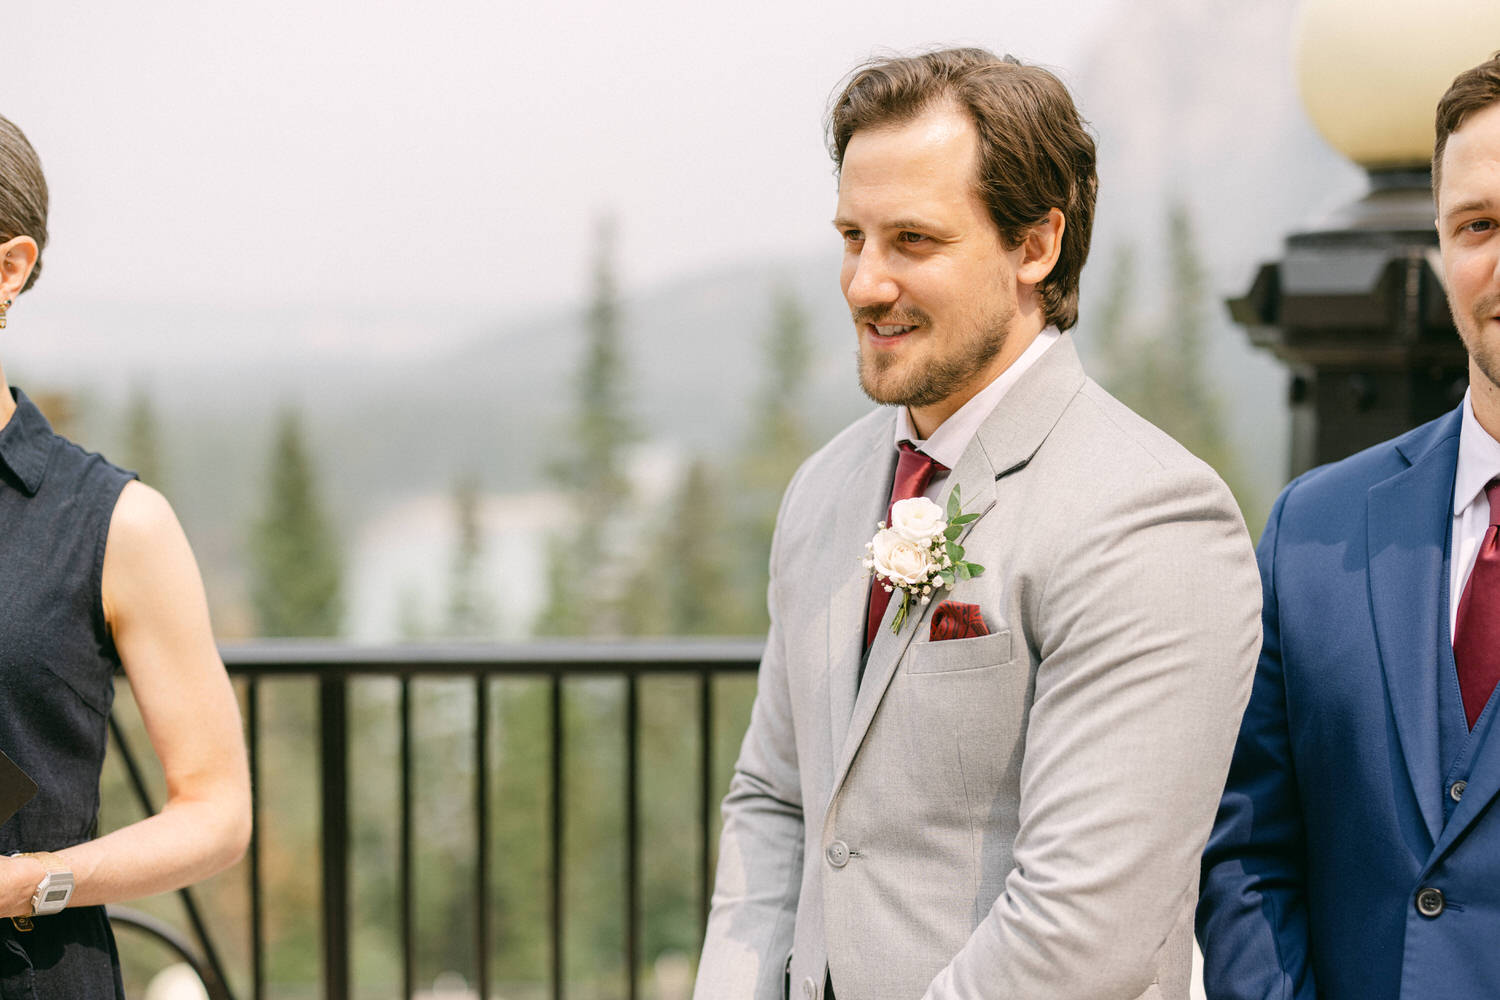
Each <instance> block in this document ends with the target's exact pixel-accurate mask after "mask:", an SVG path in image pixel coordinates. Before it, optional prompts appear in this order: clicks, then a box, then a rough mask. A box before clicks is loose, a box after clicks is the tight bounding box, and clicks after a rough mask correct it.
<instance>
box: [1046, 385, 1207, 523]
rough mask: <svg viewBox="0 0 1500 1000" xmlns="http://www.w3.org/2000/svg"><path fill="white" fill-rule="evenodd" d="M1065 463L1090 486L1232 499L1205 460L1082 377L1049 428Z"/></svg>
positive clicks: (1126, 491)
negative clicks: (1167, 488) (1165, 486)
mask: <svg viewBox="0 0 1500 1000" xmlns="http://www.w3.org/2000/svg"><path fill="white" fill-rule="evenodd" d="M1054 434H1055V435H1056V436H1057V437H1058V439H1059V440H1058V442H1057V443H1059V444H1061V445H1062V448H1061V449H1060V450H1061V451H1063V452H1064V453H1065V454H1067V455H1068V462H1067V466H1068V467H1069V468H1070V469H1073V470H1075V471H1076V472H1077V473H1078V474H1079V475H1082V476H1085V477H1087V479H1088V481H1089V482H1091V483H1092V484H1093V488H1094V489H1098V490H1110V491H1115V492H1118V493H1122V494H1130V493H1132V492H1134V491H1137V490H1146V491H1148V492H1150V491H1154V490H1156V489H1158V488H1160V487H1161V486H1162V485H1163V484H1174V485H1173V487H1172V488H1174V489H1178V490H1192V491H1197V490H1200V489H1201V490H1203V491H1206V493H1208V494H1211V495H1212V496H1213V498H1214V502H1215V503H1220V502H1222V503H1227V504H1231V505H1232V503H1233V500H1232V498H1230V495H1229V490H1228V487H1226V486H1225V485H1224V483H1223V480H1222V478H1221V477H1220V476H1219V474H1218V473H1217V472H1215V471H1214V469H1213V468H1212V467H1211V466H1209V464H1208V463H1207V462H1204V461H1203V460H1202V459H1200V458H1198V457H1197V456H1196V455H1194V454H1193V453H1192V452H1190V451H1189V450H1188V449H1187V448H1186V447H1184V446H1183V445H1182V444H1181V443H1179V442H1178V441H1177V440H1176V439H1175V438H1173V437H1172V436H1171V435H1170V434H1168V433H1167V432H1166V431H1164V430H1162V429H1161V428H1160V427H1157V426H1156V425H1155V424H1153V423H1151V421H1149V420H1147V419H1146V418H1145V417H1143V416H1141V415H1140V414H1139V413H1136V412H1135V411H1134V410H1132V409H1131V408H1130V407H1128V406H1126V405H1125V404H1124V403H1122V402H1120V401H1119V400H1118V399H1116V398H1115V397H1114V396H1113V395H1111V394H1110V393H1109V392H1108V391H1107V390H1105V389H1104V388H1103V387H1102V386H1100V385H1099V384H1098V383H1097V382H1095V381H1094V380H1093V379H1086V380H1085V381H1084V383H1083V386H1082V387H1081V388H1080V389H1079V391H1078V394H1077V396H1076V397H1075V399H1074V400H1073V403H1072V405H1070V406H1069V407H1068V408H1067V410H1066V411H1065V413H1064V415H1063V418H1062V419H1061V420H1060V421H1059V422H1058V426H1057V428H1056V429H1055V431H1054Z"/></svg>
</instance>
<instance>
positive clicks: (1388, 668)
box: [1367, 425, 1458, 842]
mask: <svg viewBox="0 0 1500 1000" xmlns="http://www.w3.org/2000/svg"><path fill="white" fill-rule="evenodd" d="M1441 443H1442V440H1441V439H1440V440H1439V441H1438V442H1436V444H1441ZM1448 444H1449V446H1448V447H1438V446H1435V445H1434V444H1429V446H1428V447H1426V448H1424V449H1422V450H1420V451H1418V452H1415V453H1412V452H1406V451H1405V450H1403V454H1406V455H1407V457H1408V459H1409V460H1410V461H1412V465H1411V467H1410V468H1408V469H1406V470H1405V471H1404V472H1400V473H1397V474H1396V475H1395V476H1392V477H1391V478H1390V479H1387V480H1385V481H1384V482H1382V483H1379V484H1377V485H1375V486H1373V487H1371V489H1370V491H1369V494H1368V497H1367V505H1368V506H1367V514H1368V519H1367V523H1368V529H1367V534H1368V543H1369V553H1370V555H1369V565H1370V571H1369V586H1370V605H1371V610H1372V611H1373V613H1374V621H1375V640H1376V644H1377V646H1378V647H1379V649H1380V666H1381V671H1382V673H1383V674H1384V677H1385V685H1386V691H1387V694H1388V695H1389V698H1390V706H1391V715H1392V716H1393V717H1394V719H1395V724H1396V736H1397V739H1398V740H1399V741H1400V744H1401V756H1402V758H1403V759H1404V760H1405V762H1406V770H1407V777H1408V778H1409V780H1410V781H1411V785H1412V792H1413V794H1414V795H1415V797H1416V801H1417V804H1418V808H1419V809H1420V810H1421V812H1422V821H1423V823H1424V824H1425V825H1426V827H1427V831H1428V834H1429V835H1430V836H1431V837H1432V840H1433V841H1434V842H1436V841H1437V840H1438V836H1439V834H1440V833H1441V831H1442V828H1443V803H1442V774H1441V772H1440V770H1439V760H1438V756H1439V755H1438V704H1437V691H1438V682H1439V662H1440V661H1439V651H1440V643H1443V642H1446V641H1447V630H1446V629H1444V628H1443V627H1442V622H1443V621H1445V620H1446V617H1447V614H1448V609H1447V608H1446V607H1445V606H1444V605H1443V600H1442V595H1443V594H1445V593H1446V592H1447V587H1446V586H1445V583H1444V577H1443V575H1444V572H1445V570H1446V560H1445V559H1444V552H1445V551H1446V549H1447V537H1448V533H1449V530H1450V515H1451V513H1452V497H1453V474H1454V469H1455V468H1456V466H1457V463H1458V435H1457V427H1456V425H1455V426H1454V428H1453V436H1452V439H1451V441H1449V442H1448Z"/></svg>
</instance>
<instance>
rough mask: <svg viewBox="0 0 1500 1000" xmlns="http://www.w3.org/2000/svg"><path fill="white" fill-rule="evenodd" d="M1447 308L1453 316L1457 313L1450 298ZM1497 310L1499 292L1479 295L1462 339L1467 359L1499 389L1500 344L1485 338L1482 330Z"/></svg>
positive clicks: (1499, 302) (1499, 303)
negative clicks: (1469, 325) (1467, 354)
mask: <svg viewBox="0 0 1500 1000" xmlns="http://www.w3.org/2000/svg"><path fill="white" fill-rule="evenodd" d="M1448 308H1449V310H1451V311H1452V313H1453V315H1454V316H1457V315H1458V310H1456V309H1454V308H1453V301H1452V300H1451V299H1450V300H1449V302H1448ZM1497 312H1500V292H1494V293H1492V294H1489V295H1484V296H1481V297H1480V298H1479V300H1478V301H1477V302H1475V303H1474V309H1473V311H1472V312H1471V313H1470V314H1469V321H1470V322H1471V323H1472V324H1473V326H1472V327H1471V328H1470V330H1469V334H1468V336H1465V337H1463V338H1462V339H1463V342H1464V347H1465V348H1467V349H1468V352H1469V360H1470V361H1472V362H1473V363H1474V367H1475V368H1478V369H1479V372H1480V374H1482V375H1483V376H1484V377H1485V378H1486V379H1488V380H1489V382H1490V385H1492V386H1495V387H1496V388H1497V389H1500V344H1497V343H1496V342H1495V341H1494V340H1486V339H1485V336H1484V333H1483V332H1482V331H1483V330H1484V325H1485V324H1486V323H1488V322H1489V321H1490V319H1491V318H1492V317H1493V316H1494V315H1495V314H1496V313H1497Z"/></svg>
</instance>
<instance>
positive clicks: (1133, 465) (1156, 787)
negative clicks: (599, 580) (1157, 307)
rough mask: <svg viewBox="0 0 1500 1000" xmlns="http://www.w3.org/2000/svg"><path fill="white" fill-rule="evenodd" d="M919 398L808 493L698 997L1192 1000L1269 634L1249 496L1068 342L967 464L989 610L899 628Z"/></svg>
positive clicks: (802, 475)
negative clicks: (1227, 813)
mask: <svg viewBox="0 0 1500 1000" xmlns="http://www.w3.org/2000/svg"><path fill="white" fill-rule="evenodd" d="M893 420H894V411H892V410H890V409H883V410H879V411H876V412H875V413H872V414H870V415H869V416H868V417H866V418H864V419H863V420H860V421H859V422H857V423H855V424H853V425H852V426H851V427H849V428H847V429H846V430H845V431H844V432H843V433H841V434H840V435H839V436H838V437H837V438H835V439H834V440H833V441H832V442H831V443H829V444H828V445H827V446H826V447H824V448H823V449H822V450H821V451H819V452H818V453H817V454H815V455H814V456H813V457H812V458H810V459H808V461H807V462H806V464H804V465H803V467H802V468H801V469H800V470H799V471H798V473H797V475H796V477H795V478H794V479H793V480H792V483H791V485H790V487H789V488H788V489H787V493H786V496H785V499H784V500H783V501H782V506H781V513H780V515H779V517H778V521H777V529H776V538H775V541H774V543H773V545H772V551H771V586H770V590H769V602H770V611H771V618H772V625H771V631H770V635H769V637H768V640H767V645H766V651H765V658H764V660H763V661H762V663H761V667H760V676H759V687H758V691H757V696H756V702H755V708H754V711H753V714H752V717H751V721H750V727H749V730H748V732H747V733H746V734H745V741H744V745H743V747H742V749H741V752H740V757H739V760H738V762H737V764H736V768H735V775H734V778H733V781H732V783H731V785H730V790H729V794H728V796H727V797H726V798H725V800H724V831H723V839H722V842H721V845H720V857H719V868H718V878H717V884H716V886H715V890H714V900H713V910H712V914H711V916H710V918H709V925H708V934H707V939H706V941H705V944H704V949H703V957H702V961H701V963H700V967H699V973H698V984H697V990H696V992H695V998H696V1000H739V998H745V1000H750V998H754V1000H777V998H779V997H781V996H782V992H783V986H782V983H783V975H784V972H785V971H786V970H787V968H788V956H789V955H790V970H789V974H790V977H791V987H792V995H793V996H794V997H804V996H806V997H808V998H815V997H819V996H821V994H822V992H823V983H824V975H825V970H826V971H827V972H829V973H831V975H832V979H833V983H834V985H835V987H836V989H837V990H838V992H839V1000H884V998H890V1000H897V998H899V1000H918V998H922V997H925V998H929V1000H988V998H995V1000H1001V998H1004V1000H1046V998H1058V1000H1084V998H1091V997H1098V998H1115V1000H1132V998H1135V997H1138V996H1146V997H1162V998H1184V1000H1185V998H1186V997H1187V995H1188V974H1189V971H1188V970H1189V962H1190V956H1191V926H1192V913H1193V906H1194V903H1195V901H1196V899H1197V885H1196V882H1197V872H1198V861H1199V855H1200V854H1201V852H1202V850H1203V845H1204V841H1205V840H1206V839H1207V836H1208V832H1209V827H1210V825H1211V823H1212V821H1213V817H1214V812H1215V809H1216V807H1217V805H1218V799H1219V793H1220V791H1221V789H1222V788H1223V784H1224V776H1225V773H1226V771H1227V769H1228V765H1229V756H1230V752H1231V749H1232V747H1233V744H1234V739H1235V733H1236V731H1237V729H1238V725H1239V720H1240V715H1241V713H1242V712H1243V710H1244V707H1245V702H1246V699H1247V698H1248V697H1249V691H1250V679H1251V675H1252V673H1253V670H1254V667H1255V659H1256V655H1257V653H1258V651H1259V647H1260V582H1259V576H1258V574H1257V572H1256V567H1255V558H1254V555H1253V553H1252V552H1251V548H1250V542H1249V538H1248V536H1247V535H1246V532H1245V527H1244V523H1243V521H1242V520H1241V518H1240V515H1239V511H1238V509H1237V508H1236V506H1235V504H1234V501H1233V499H1232V497H1231V496H1230V493H1229V491H1228V489H1226V488H1225V486H1224V484H1223V483H1222V482H1221V481H1220V480H1219V478H1218V477H1217V476H1216V475H1214V473H1213V472H1212V471H1211V470H1210V469H1209V468H1208V467H1207V466H1205V465H1204V464H1203V463H1202V462H1199V461H1198V460H1197V459H1195V458H1193V457H1192V456H1191V455H1189V454H1188V453H1187V452H1186V451H1185V450H1184V449H1183V448H1182V447H1181V446H1179V445H1178V444H1177V443H1176V442H1174V441H1172V440H1171V439H1170V438H1169V437H1167V436H1166V435H1165V434H1163V433H1162V432H1161V431H1159V430H1157V429H1156V428H1155V427H1153V426H1151V425H1150V424H1149V423H1147V422H1146V421H1145V420H1143V419H1141V418H1140V417H1138V416H1136V415H1135V414H1134V413H1132V412H1131V411H1130V410H1128V409H1127V408H1125V407H1124V406H1123V405H1122V404H1120V403H1119V402H1118V401H1117V400H1115V399H1114V398H1113V397H1111V396H1110V395H1109V394H1108V393H1106V392H1105V391H1104V390H1103V389H1101V388H1100V387H1099V386H1098V385H1097V384H1096V383H1094V382H1093V381H1092V380H1090V379H1088V378H1087V377H1086V376H1085V375H1084V373H1083V369H1082V367H1081V366H1080V365H1079V362H1078V356H1077V354H1076V353H1075V351H1074V349H1073V344H1072V341H1071V340H1070V339H1069V338H1068V337H1064V338H1063V339H1062V340H1060V341H1058V343H1057V344H1055V345H1054V346H1053V347H1052V348H1051V349H1049V350H1048V351H1047V352H1046V354H1044V355H1043V356H1042V357H1041V358H1040V359H1039V360H1038V361H1037V363H1036V364H1035V365H1034V366H1033V367H1032V368H1031V369H1029V370H1028V371H1027V372H1026V373H1025V375H1023V376H1022V378H1021V379H1020V380H1019V381H1018V382H1017V383H1016V385H1014V386H1013V387H1012V388H1011V390H1010V391H1009V393H1007V395H1006V396H1005V397H1004V399H1002V400H1001V402H1000V404H999V406H998V407H997V408H996V409H995V411H994V413H993V414H992V415H991V416H990V417H989V419H988V420H987V421H986V422H985V424H984V425H983V427H982V428H981V430H980V431H979V433H978V434H977V436H976V437H975V440H974V441H973V442H972V443H971V444H970V445H969V447H968V449H967V451H965V453H964V457H963V459H962V461H961V462H960V463H959V465H958V467H957V468H956V469H954V470H953V472H952V474H951V475H950V477H949V481H950V483H955V484H957V485H958V486H959V487H961V497H962V499H963V504H964V509H965V511H966V512H973V511H978V512H983V516H982V517H980V518H979V520H977V521H975V522H974V523H973V525H972V526H971V527H970V529H969V532H968V535H967V537H966V538H965V539H964V540H963V543H964V545H965V547H966V548H967V550H968V551H967V556H966V558H968V559H970V560H972V561H974V562H978V563H980V564H981V565H983V566H984V567H986V569H985V572H984V574H983V575H982V576H980V577H978V578H975V579H972V580H967V581H960V582H959V583H958V584H957V586H956V587H954V589H953V590H952V591H951V593H949V594H945V595H943V596H944V597H951V598H952V599H954V600H959V601H965V602H969V603H975V604H978V605H979V606H980V608H981V610H982V612H983V614H984V617H985V620H986V623H987V625H988V627H989V629H990V633H991V634H989V635H987V636H983V637H980V638H973V639H951V640H946V641H942V642H937V643H933V642H929V641H928V635H927V633H928V627H929V620H930V617H931V611H932V607H933V606H935V605H936V601H934V603H933V605H930V606H929V607H927V608H924V609H919V610H920V611H921V612H922V613H920V614H915V613H914V614H913V616H912V620H911V621H909V622H908V623H907V625H906V627H905V628H904V629H903V630H902V631H901V633H900V634H899V635H894V634H892V633H891V631H890V628H889V624H890V619H891V616H892V614H893V613H894V609H895V607H896V603H897V602H895V601H892V602H891V608H890V610H888V611H887V613H886V624H885V625H884V626H883V627H882V629H881V631H880V633H879V637H878V638H877V639H876V640H875V643H874V645H873V647H871V649H870V652H869V656H868V660H867V662H866V666H865V672H864V680H863V683H862V684H859V685H858V690H857V691H856V685H857V680H856V679H857V677H858V675H859V669H860V659H861V656H862V655H863V642H864V616H865V608H866V595H867V592H868V587H869V578H868V576H867V575H866V573H865V571H864V570H863V568H862V567H861V565H860V557H861V556H862V555H863V554H864V546H865V543H866V542H867V541H869V539H870V537H871V535H873V534H874V531H875V525H876V522H877V521H879V520H881V519H882V518H883V517H884V514H885V503H886V497H887V496H888V495H889V491H890V486H891V477H892V475H893V466H894V458H893V454H894V450H893V448H892V446H891V441H892V435H893Z"/></svg>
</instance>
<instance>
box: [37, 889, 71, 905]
mask: <svg viewBox="0 0 1500 1000" xmlns="http://www.w3.org/2000/svg"><path fill="white" fill-rule="evenodd" d="M67 898H68V890H66V889H48V890H47V895H46V896H44V897H42V902H44V903H58V902H61V901H62V900H64V899H67Z"/></svg>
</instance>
